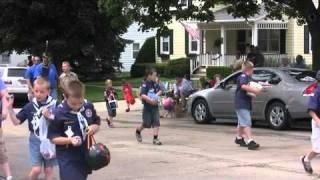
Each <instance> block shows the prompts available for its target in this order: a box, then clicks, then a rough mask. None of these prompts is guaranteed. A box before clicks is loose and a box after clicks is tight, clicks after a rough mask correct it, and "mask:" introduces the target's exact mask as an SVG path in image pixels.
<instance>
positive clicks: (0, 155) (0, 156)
mask: <svg viewBox="0 0 320 180" xmlns="http://www.w3.org/2000/svg"><path fill="white" fill-rule="evenodd" d="M6 162H8V156H7V149H6V145H5V142H4V139H3V132H2V128H0V164H4V163H6Z"/></svg>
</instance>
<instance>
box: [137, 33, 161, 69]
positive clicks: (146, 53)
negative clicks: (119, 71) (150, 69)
mask: <svg viewBox="0 0 320 180" xmlns="http://www.w3.org/2000/svg"><path fill="white" fill-rule="evenodd" d="M155 60H156V57H155V37H150V38H148V39H146V41H145V42H144V44H143V45H142V47H141V49H140V51H139V53H138V55H137V58H136V61H135V64H142V63H155Z"/></svg>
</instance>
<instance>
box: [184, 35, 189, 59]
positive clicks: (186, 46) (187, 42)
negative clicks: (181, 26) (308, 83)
mask: <svg viewBox="0 0 320 180" xmlns="http://www.w3.org/2000/svg"><path fill="white" fill-rule="evenodd" d="M184 34H185V35H184V36H185V43H184V48H185V52H186V56H189V33H188V32H187V31H186V30H185V31H184Z"/></svg>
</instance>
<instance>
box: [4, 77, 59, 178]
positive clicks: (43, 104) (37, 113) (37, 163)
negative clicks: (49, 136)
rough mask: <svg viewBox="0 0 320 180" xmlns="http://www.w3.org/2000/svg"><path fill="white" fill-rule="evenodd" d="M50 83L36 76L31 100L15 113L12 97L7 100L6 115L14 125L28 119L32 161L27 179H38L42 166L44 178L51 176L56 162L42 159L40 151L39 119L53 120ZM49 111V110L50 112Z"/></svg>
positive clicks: (53, 106)
mask: <svg viewBox="0 0 320 180" xmlns="http://www.w3.org/2000/svg"><path fill="white" fill-rule="evenodd" d="M49 93H50V83H49V82H48V81H47V80H45V79H43V78H38V79H36V80H35V81H34V85H33V95H34V98H33V100H32V102H29V103H28V104H26V105H25V106H24V107H23V108H22V110H21V111H20V112H19V113H18V114H17V115H16V114H15V112H14V111H13V108H12V105H13V99H12V98H10V100H9V108H8V111H9V113H8V116H9V118H10V119H11V121H12V123H13V124H14V125H20V124H22V123H23V122H25V121H26V120H28V125H29V131H30V137H29V154H30V160H31V163H32V169H31V171H30V174H29V179H32V180H33V179H38V176H39V175H40V173H41V167H42V165H43V166H44V173H45V178H46V179H52V178H53V168H54V166H56V164H57V162H56V159H55V158H52V159H44V157H43V156H42V154H41V152H40V144H41V141H40V137H39V135H40V127H39V126H40V121H41V118H42V116H44V117H45V118H46V120H48V122H49V121H51V122H52V120H53V114H52V113H51V112H52V111H53V109H55V107H56V100H54V99H53V98H52V97H50V96H49ZM50 111H51V112H50Z"/></svg>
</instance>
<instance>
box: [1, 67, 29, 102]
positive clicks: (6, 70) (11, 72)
mask: <svg viewBox="0 0 320 180" xmlns="http://www.w3.org/2000/svg"><path fill="white" fill-rule="evenodd" d="M26 70H27V68H25V67H3V66H1V67H0V76H1V79H2V80H3V82H4V83H5V84H6V86H7V89H8V92H9V93H10V94H13V95H14V96H15V97H17V98H19V97H20V98H27V94H28V84H27V80H26V79H25V72H26Z"/></svg>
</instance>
